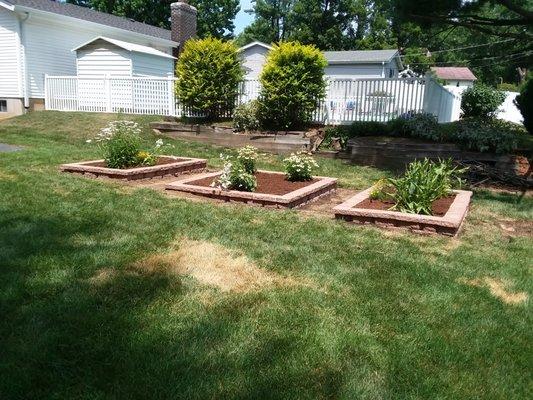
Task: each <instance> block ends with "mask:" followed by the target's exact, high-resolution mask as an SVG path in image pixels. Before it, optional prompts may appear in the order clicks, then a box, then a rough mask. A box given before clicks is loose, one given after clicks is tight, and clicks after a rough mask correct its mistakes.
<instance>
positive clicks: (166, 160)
mask: <svg viewBox="0 0 533 400" xmlns="http://www.w3.org/2000/svg"><path fill="white" fill-rule="evenodd" d="M187 160H188V159H187V158H173V157H159V158H158V159H157V162H156V163H155V165H165V164H172V163H175V162H180V161H187ZM86 165H89V166H91V167H104V168H108V167H107V165H106V163H105V162H103V161H95V162H91V163H87V164H86ZM149 166H150V167H151V165H137V166H136V167H130V168H124V169H135V168H143V167H149Z"/></svg>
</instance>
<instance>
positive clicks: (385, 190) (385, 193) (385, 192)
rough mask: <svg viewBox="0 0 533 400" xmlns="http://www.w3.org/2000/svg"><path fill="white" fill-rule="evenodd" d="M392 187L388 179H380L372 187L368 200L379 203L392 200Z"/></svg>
mask: <svg viewBox="0 0 533 400" xmlns="http://www.w3.org/2000/svg"><path fill="white" fill-rule="evenodd" d="M393 193H394V187H393V186H392V184H391V183H390V182H389V180H388V179H385V178H382V179H380V180H379V181H377V182H376V183H374V185H373V186H372V190H371V191H370V195H369V197H370V199H372V200H381V201H392V200H393Z"/></svg>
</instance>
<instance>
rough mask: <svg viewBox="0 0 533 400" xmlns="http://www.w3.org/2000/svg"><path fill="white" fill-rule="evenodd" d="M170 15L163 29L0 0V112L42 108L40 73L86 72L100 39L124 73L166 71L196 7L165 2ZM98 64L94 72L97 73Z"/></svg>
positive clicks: (54, 5) (43, 2) (43, 3)
mask: <svg viewBox="0 0 533 400" xmlns="http://www.w3.org/2000/svg"><path fill="white" fill-rule="evenodd" d="M171 15H172V17H171V22H172V30H166V29H162V28H159V27H155V26H151V25H147V24H143V23H140V22H135V21H132V20H130V19H127V18H122V17H117V16H114V15H110V14H106V13H102V12H98V11H94V10H91V9H89V8H85V7H79V6H76V5H73V4H66V3H59V2H55V1H51V0H0V65H1V68H0V112H4V113H5V112H7V113H12V114H20V113H22V112H23V110H24V109H34V108H40V107H42V104H43V102H44V76H45V74H48V75H76V73H77V72H78V70H77V67H81V71H82V72H83V73H89V72H88V70H87V67H88V66H89V65H90V63H91V62H94V61H95V60H96V59H97V58H98V50H97V48H96V47H97V46H100V45H103V43H104V42H105V43H107V46H108V48H107V50H106V51H107V52H108V53H107V54H106V56H111V53H112V52H114V53H115V56H116V57H118V58H120V57H123V59H124V60H123V61H125V60H129V61H128V62H129V63H130V67H128V68H130V69H129V70H128V71H123V72H124V73H129V74H130V75H136V74H139V75H148V74H149V75H151V74H153V75H154V76H163V75H165V73H169V72H170V73H171V72H172V71H173V67H172V59H171V58H170V57H171V56H172V54H173V53H175V52H176V51H177V50H176V49H177V48H178V46H179V44H180V43H183V42H184V41H185V40H187V39H189V38H190V37H191V36H193V35H194V34H195V31H196V9H195V8H194V7H192V6H190V5H188V4H187V2H186V1H185V0H184V1H181V2H178V3H172V4H171ZM98 38H99V40H100V41H94V40H95V39H98ZM112 41H115V42H114V43H113V42H112ZM118 43H120V45H119V44H118ZM82 44H85V47H80V45H82ZM91 46H92V49H91ZM95 46H96V47H95ZM137 46H140V47H137ZM73 49H74V50H79V51H72V50H73ZM163 54H166V55H168V56H169V57H165V56H164V55H163ZM100 55H103V54H102V53H101V54H100ZM77 56H78V61H77ZM100 62H101V63H103V60H100ZM97 63H98V61H97ZM101 65H103V64H101ZM98 68H100V67H98V66H97V65H95V72H103V70H98ZM164 69H165V71H164V72H163V70H164ZM110 71H111V69H108V70H107V71H106V73H109V72H110Z"/></svg>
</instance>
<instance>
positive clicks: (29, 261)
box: [0, 112, 533, 400]
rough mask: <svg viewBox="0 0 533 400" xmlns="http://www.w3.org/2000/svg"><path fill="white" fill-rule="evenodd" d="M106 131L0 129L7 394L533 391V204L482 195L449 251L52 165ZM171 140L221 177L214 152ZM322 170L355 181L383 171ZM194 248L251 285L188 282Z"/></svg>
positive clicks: (90, 150)
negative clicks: (6, 148)
mask: <svg viewBox="0 0 533 400" xmlns="http://www.w3.org/2000/svg"><path fill="white" fill-rule="evenodd" d="M114 118H116V116H112V115H97V114H81V113H79V114H78V113H71V114H69V113H52V112H42V113H33V114H29V115H26V116H23V117H19V118H15V119H11V120H7V121H2V122H0V142H3V143H8V144H14V145H20V146H23V147H24V151H21V152H17V153H1V154H0V399H2V400H4V399H5V400H7V399H178V398H183V399H226V398H235V399H326V398H327V399H479V398H483V399H525V398H528V397H529V395H531V392H532V390H533V383H532V382H533V376H532V365H533V356H532V352H531V348H532V343H533V334H532V332H533V329H532V328H533V326H532V319H533V318H532V316H533V313H532V312H531V311H532V309H531V301H530V300H528V299H527V297H528V296H531V294H532V291H533V280H532V274H531V272H532V260H533V240H532V238H531V236H528V233H527V232H528V229H529V235H530V232H531V230H530V227H531V223H532V220H533V199H532V198H531V197H523V198H521V197H519V196H515V195H511V194H496V193H492V192H489V191H482V192H477V193H476V194H475V196H474V198H473V205H472V209H471V212H470V213H469V215H468V220H467V223H466V226H465V229H464V232H463V234H462V235H461V237H460V238H459V239H449V238H444V237H424V236H417V235H412V234H409V233H389V232H386V231H382V230H379V229H374V228H364V227H358V226H353V225H348V224H346V223H344V222H336V221H333V220H330V219H327V218H310V217H308V216H307V215H306V216H303V215H302V214H300V213H298V212H296V211H272V210H263V209H258V208H249V207H246V206H226V205H217V204H211V203H207V202H191V201H187V200H182V199H176V198H171V197H167V196H165V195H164V194H163V193H161V192H156V191H153V190H150V189H134V188H132V187H125V186H123V185H121V184H120V183H117V182H110V181H102V180H91V179H85V178H83V177H79V176H72V175H68V174H62V173H60V172H59V171H58V165H59V164H61V163H64V162H73V161H78V160H86V159H91V158H95V157H97V156H98V153H97V151H96V149H95V147H94V146H91V145H88V144H86V143H85V140H86V139H87V138H89V137H92V136H94V134H95V133H96V132H97V131H98V129H99V128H100V127H102V126H103V125H105V123H106V121H109V120H111V119H114ZM134 118H135V120H137V121H139V122H142V123H143V124H144V125H145V126H146V124H147V123H148V122H149V121H151V120H155V119H156V118H146V117H143V118H140V117H134ZM146 138H147V140H149V141H154V140H155V139H156V138H155V137H154V136H153V135H152V134H151V133H150V131H149V130H148V129H146ZM173 144H174V145H175V148H174V150H173V152H174V153H175V154H179V155H194V156H197V157H206V158H208V159H209V162H210V164H211V165H217V164H219V160H218V155H219V153H220V149H216V148H213V147H209V146H205V145H199V144H191V143H186V142H180V141H174V142H173ZM319 161H320V163H321V169H320V171H318V172H319V174H321V175H330V176H335V177H338V178H340V183H341V185H342V186H345V187H353V188H357V189H363V188H365V187H367V186H368V185H369V184H370V183H371V182H372V181H373V180H375V179H377V178H379V177H381V176H384V175H386V173H385V172H382V171H379V170H375V169H372V168H363V167H355V166H349V165H345V164H343V163H342V162H340V161H337V160H319ZM261 167H268V168H273V169H278V170H279V169H281V168H282V164H281V158H280V157H276V156H266V155H265V156H263V157H262V159H261ZM206 249H207V250H206ZM188 250H190V251H188ZM201 251H207V252H208V253H209V252H216V253H215V254H216V257H214V259H215V260H216V261H217V262H220V263H221V264H222V265H223V266H229V269H228V271H229V272H228V276H224V277H223V278H224V279H228V280H230V281H231V280H232V279H234V280H239V279H241V278H242V279H245V280H244V282H245V283H246V284H245V285H244V287H242V286H241V287H239V289H238V290H233V291H223V290H221V289H220V288H219V287H218V286H217V285H210V284H206V283H205V282H206V281H207V280H209V278H210V277H209V276H207V277H206V276H196V278H195V277H192V276H191V274H184V271H185V267H199V269H200V270H202V268H203V269H204V270H206V269H207V270H208V269H209V268H210V266H209V265H210V264H209V263H207V261H206V265H199V264H200V263H198V262H196V263H195V262H194V260H195V257H194V256H198V254H202V253H201ZM206 254H207V253H206ZM189 255H190V256H189ZM198 259H201V260H203V258H202V257H196V260H198ZM191 260H192V261H191ZM211 261H212V260H211ZM211 261H210V263H212V262H211ZM187 263H188V264H187ZM185 264H187V265H185ZM193 264H194V265H193ZM208 264H209V265H208ZM247 271H248V272H250V271H252V272H253V273H252V274H248V275H246V272H247ZM204 272H205V271H204ZM208 272H209V271H208ZM214 273H215V274H216V271H215V272H214ZM240 273H242V276H241V275H239V274H240ZM193 275H194V274H193ZM243 276H244V278H243ZM528 393H529V395H528Z"/></svg>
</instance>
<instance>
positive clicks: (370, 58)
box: [324, 49, 398, 64]
mask: <svg viewBox="0 0 533 400" xmlns="http://www.w3.org/2000/svg"><path fill="white" fill-rule="evenodd" d="M397 55H398V50H394V49H391V50H350V51H325V52H324V56H325V57H326V60H328V63H329V64H352V63H358V64H375V63H383V62H385V63H386V62H389V61H391V60H392V59H393V58H394V57H396V56H397Z"/></svg>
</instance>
